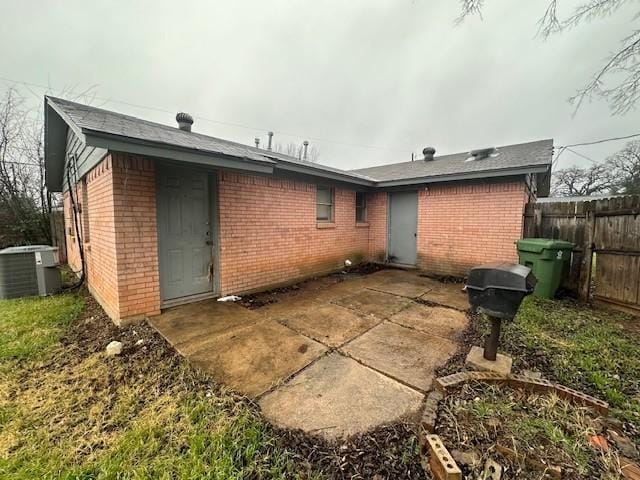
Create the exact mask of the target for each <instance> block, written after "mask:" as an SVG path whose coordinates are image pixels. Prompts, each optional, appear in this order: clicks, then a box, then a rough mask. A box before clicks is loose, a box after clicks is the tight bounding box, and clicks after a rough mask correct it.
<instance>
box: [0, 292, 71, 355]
mask: <svg viewBox="0 0 640 480" xmlns="http://www.w3.org/2000/svg"><path fill="white" fill-rule="evenodd" d="M82 307H83V302H82V300H81V299H80V298H79V297H78V296H77V295H72V294H66V295H58V296H53V297H44V298H39V297H32V298H20V299H16V300H0V362H1V361H3V360H8V359H18V360H20V359H29V358H34V357H36V356H38V355H40V354H41V353H43V352H44V351H45V350H46V348H47V347H49V346H50V345H52V344H54V343H55V342H57V341H58V339H59V338H60V335H62V333H63V332H64V330H65V328H66V327H67V326H68V325H69V323H71V321H72V320H73V319H74V318H76V316H77V315H78V314H79V313H80V311H82Z"/></svg>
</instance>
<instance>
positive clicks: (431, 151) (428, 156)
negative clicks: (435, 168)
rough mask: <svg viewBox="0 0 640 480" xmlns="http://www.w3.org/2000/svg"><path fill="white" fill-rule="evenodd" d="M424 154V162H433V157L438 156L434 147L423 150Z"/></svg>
mask: <svg viewBox="0 0 640 480" xmlns="http://www.w3.org/2000/svg"><path fill="white" fill-rule="evenodd" d="M422 153H423V154H424V161H425V162H430V161H431V160H433V156H434V155H435V154H436V149H435V148H433V147H425V148H424V149H423V150H422Z"/></svg>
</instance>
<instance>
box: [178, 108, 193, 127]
mask: <svg viewBox="0 0 640 480" xmlns="http://www.w3.org/2000/svg"><path fill="white" fill-rule="evenodd" d="M176 122H178V128H179V129H180V130H184V131H185V132H190V131H191V125H193V117H192V116H191V115H189V114H188V113H184V112H180V113H178V114H177V115H176Z"/></svg>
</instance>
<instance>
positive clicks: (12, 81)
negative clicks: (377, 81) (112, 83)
mask: <svg viewBox="0 0 640 480" xmlns="http://www.w3.org/2000/svg"><path fill="white" fill-rule="evenodd" d="M0 80H3V81H6V82H10V83H13V84H17V85H24V86H25V87H27V86H30V87H35V88H41V89H44V90H45V91H49V90H51V87H50V86H46V85H41V84H37V83H31V82H25V81H22V80H15V79H12V78H7V77H3V76H0ZM27 90H29V89H28V88H27ZM29 91H30V90H29ZM89 91H90V89H87V90H85V91H83V92H77V91H73V90H71V89H70V90H65V92H67V93H71V94H75V95H87V94H88V93H89ZM30 93H31V94H32V95H33V94H34V92H31V91H30ZM92 98H94V99H96V100H101V101H103V102H106V103H117V104H121V105H127V106H129V107H134V108H141V109H145V110H150V111H154V112H158V113H167V114H170V115H173V114H174V113H175V112H172V111H170V110H166V109H163V108H158V107H150V106H148V105H141V104H138V103H132V102H127V101H123V100H116V99H113V98H107V97H98V96H94V95H92ZM194 118H197V119H198V120H202V121H205V122H210V123H215V124H219V125H227V126H231V127H236V128H243V129H246V130H251V131H254V132H264V131H267V130H268V129H266V128H262V127H255V126H250V125H244V124H241V123H234V122H225V121H222V120H215V119H212V118H207V117H202V116H199V115H194ZM272 131H274V132H275V133H279V134H280V135H285V136H288V137H297V138H305V139H309V140H315V141H318V142H326V143H333V144H337V145H344V146H348V147H356V148H368V149H377V150H391V151H398V152H407V151H408V150H411V149H405V148H400V147H385V146H381V145H366V144H359V143H351V142H344V141H341V140H332V139H329V138H323V137H312V136H311V137H310V136H305V135H300V134H297V133H291V132H285V131H282V130H272ZM635 137H640V133H634V134H631V135H625V136H621V137H610V138H603V139H599V140H593V141H588V142H582V143H573V144H569V145H559V146H557V147H555V148H557V149H559V150H560V151H559V153H558V155H557V156H556V159H555V160H554V161H553V162H552V164H555V163H556V162H557V160H558V158H559V157H560V155H561V154H562V153H563V152H564V149H565V148H567V149H568V148H570V147H582V146H589V145H596V144H600V143H606V142H613V141H618V140H628V139H630V138H635ZM570 151H571V152H572V153H575V154H576V155H580V154H579V153H577V152H575V151H573V150H570ZM587 160H590V161H592V162H595V160H592V159H589V158H587Z"/></svg>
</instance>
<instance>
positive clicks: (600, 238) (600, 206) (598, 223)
mask: <svg viewBox="0 0 640 480" xmlns="http://www.w3.org/2000/svg"><path fill="white" fill-rule="evenodd" d="M524 237H525V238H529V237H544V238H553V239H559V240H567V241H569V242H571V243H573V244H574V245H575V247H574V249H573V254H572V258H571V268H570V271H569V275H568V277H567V278H566V279H565V281H564V284H563V286H564V287H565V288H568V289H571V290H574V291H576V292H578V294H579V296H580V297H581V298H584V299H588V298H591V296H593V298H595V299H596V300H599V301H602V302H606V303H609V304H613V305H616V306H619V307H622V308H624V309H628V310H632V311H634V312H636V313H640V195H626V196H620V197H612V198H607V199H602V200H591V201H578V202H553V203H529V204H527V206H526V208H525V218H524Z"/></svg>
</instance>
